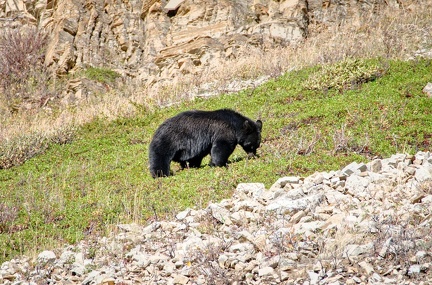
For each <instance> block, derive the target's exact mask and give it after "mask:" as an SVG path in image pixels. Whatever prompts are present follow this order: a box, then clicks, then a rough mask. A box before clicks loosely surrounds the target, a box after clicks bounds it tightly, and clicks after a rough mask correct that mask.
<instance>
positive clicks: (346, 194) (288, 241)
mask: <svg viewBox="0 0 432 285" xmlns="http://www.w3.org/2000/svg"><path fill="white" fill-rule="evenodd" d="M431 209H432V155H431V154H430V153H429V152H419V153H417V154H416V155H405V154H397V155H393V156H392V157H390V158H386V159H377V160H373V161H371V162H369V163H367V164H363V163H355V162H354V163H351V164H350V165H348V166H346V167H345V168H343V169H341V170H337V171H330V172H319V173H318V172H317V173H315V174H313V175H311V176H309V177H306V178H301V177H284V178H281V179H279V180H278V181H276V182H275V184H274V185H273V186H271V187H270V189H268V190H266V189H265V187H264V185H263V184H261V183H243V184H240V185H238V186H237V189H236V190H235V192H234V195H233V197H232V198H231V199H226V200H223V201H221V202H219V203H212V204H210V205H208V207H207V208H205V209H186V210H184V211H182V212H180V213H178V214H177V215H176V219H175V220H172V221H156V222H153V223H152V224H150V225H144V226H139V225H136V224H130V225H119V226H118V228H119V232H118V233H115V234H112V235H111V236H110V237H100V238H98V239H96V240H92V241H89V240H86V241H82V242H80V243H78V244H77V245H74V246H68V247H65V248H63V249H60V250H55V251H43V252H41V253H39V255H38V256H37V257H36V258H34V259H31V258H21V259H14V260H11V261H8V262H5V263H3V264H2V265H1V266H0V283H1V284H5V285H10V284H16V285H17V284H24V283H25V284H85V285H87V284H98V285H99V284H100V285H112V284H122V285H123V284H191V285H192V284H333V285H337V284H350V285H354V284H430V283H431V282H432V247H431V244H432V235H431V226H432V213H431Z"/></svg>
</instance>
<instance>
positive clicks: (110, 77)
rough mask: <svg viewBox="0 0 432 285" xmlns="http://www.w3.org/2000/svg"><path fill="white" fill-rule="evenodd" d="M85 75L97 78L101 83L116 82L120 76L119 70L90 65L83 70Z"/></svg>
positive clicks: (92, 78) (89, 77) (93, 78)
mask: <svg viewBox="0 0 432 285" xmlns="http://www.w3.org/2000/svg"><path fill="white" fill-rule="evenodd" d="M83 74H84V76H85V77H86V78H88V79H90V80H95V81H98V82H101V83H114V82H115V80H116V79H117V78H118V77H120V74H118V73H117V72H115V71H113V70H111V69H108V68H100V67H89V68H87V69H86V70H84V72H83Z"/></svg>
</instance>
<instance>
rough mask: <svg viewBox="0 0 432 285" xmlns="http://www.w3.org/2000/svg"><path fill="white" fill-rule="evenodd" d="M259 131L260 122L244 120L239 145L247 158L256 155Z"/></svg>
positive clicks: (259, 141)
mask: <svg viewBox="0 0 432 285" xmlns="http://www.w3.org/2000/svg"><path fill="white" fill-rule="evenodd" d="M261 130H262V122H261V121H260V120H258V121H256V122H253V121H249V120H246V121H244V123H243V130H242V138H241V140H240V142H239V144H240V145H241V146H242V148H243V149H244V151H245V152H246V153H247V154H248V156H249V157H251V156H255V155H256V151H257V149H258V148H259V146H260V144H261Z"/></svg>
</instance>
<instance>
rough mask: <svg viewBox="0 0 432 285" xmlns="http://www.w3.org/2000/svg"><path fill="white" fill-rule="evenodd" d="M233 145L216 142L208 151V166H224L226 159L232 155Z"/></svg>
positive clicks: (226, 162)
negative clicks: (209, 158)
mask: <svg viewBox="0 0 432 285" xmlns="http://www.w3.org/2000/svg"><path fill="white" fill-rule="evenodd" d="M234 149H235V144H231V143H229V142H227V141H217V142H215V143H214V144H213V146H212V148H211V151H210V156H211V160H210V166H226V165H227V164H228V158H229V156H230V155H231V153H233V151H234Z"/></svg>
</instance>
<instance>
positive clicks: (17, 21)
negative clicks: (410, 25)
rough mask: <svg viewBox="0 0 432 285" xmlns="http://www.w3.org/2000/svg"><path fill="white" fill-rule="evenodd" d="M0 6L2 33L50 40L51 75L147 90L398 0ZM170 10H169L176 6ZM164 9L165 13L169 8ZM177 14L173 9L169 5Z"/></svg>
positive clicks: (6, 1)
mask: <svg viewBox="0 0 432 285" xmlns="http://www.w3.org/2000/svg"><path fill="white" fill-rule="evenodd" d="M178 2H179V4H180V5H179V7H177V8H176V9H173V8H171V10H168V9H167V8H166V7H169V6H172V4H173V3H172V2H166V1H165V0H161V1H155V0H142V1H139V0H58V1H54V0H0V29H1V30H4V29H6V28H18V27H22V26H26V25H32V26H38V27H39V28H40V29H44V30H46V31H48V33H49V46H48V50H47V52H46V64H47V65H48V66H50V67H51V68H52V70H54V71H55V72H56V73H57V74H60V75H61V74H66V73H69V72H73V71H75V70H77V69H79V68H82V67H87V66H96V67H107V68H110V69H114V70H116V71H118V72H119V73H121V74H123V75H128V76H131V77H135V78H138V79H141V80H142V82H143V83H147V84H153V83H154V82H156V81H159V80H160V79H172V78H173V77H176V76H177V75H179V74H198V73H200V72H203V71H204V70H207V69H211V68H213V67H215V66H217V65H218V64H219V63H220V62H221V61H226V60H228V59H236V58H239V57H241V56H243V55H245V54H250V53H253V52H258V51H262V50H266V49H269V48H272V47H276V46H278V47H279V46H285V45H289V44H293V43H297V42H299V41H301V40H302V39H304V38H305V37H307V35H308V33H309V32H310V29H311V27H312V26H314V27H316V26H319V25H327V24H330V23H332V22H337V23H344V22H347V21H350V22H352V21H354V22H355V21H360V19H361V18H362V17H364V16H371V15H373V14H374V13H378V12H379V11H380V9H381V8H383V7H385V6H389V5H390V6H393V7H395V8H397V7H402V5H407V4H408V3H407V2H408V1H400V0H389V1H385V0H366V1H352V0H341V1H321V0H319V1H318V0H280V1H275V0H242V1H230V0H218V1H216V0H184V1H178ZM174 4H175V3H174ZM167 5H168V6H167ZM174 7H175V6H174Z"/></svg>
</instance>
